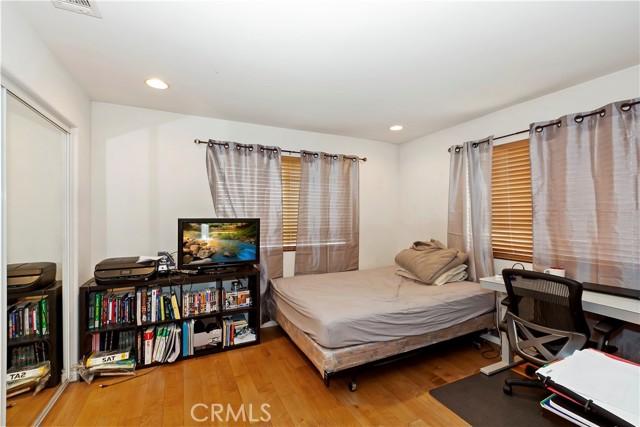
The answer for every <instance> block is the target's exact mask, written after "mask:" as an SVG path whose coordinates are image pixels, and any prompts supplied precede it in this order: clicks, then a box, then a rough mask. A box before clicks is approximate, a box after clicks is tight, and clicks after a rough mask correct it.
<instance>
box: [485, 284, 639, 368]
mask: <svg viewBox="0 0 640 427" xmlns="http://www.w3.org/2000/svg"><path fill="white" fill-rule="evenodd" d="M480 287H482V288H485V289H491V290H492V291H496V292H499V293H501V294H504V295H503V297H504V296H506V294H505V293H506V289H505V287H504V282H503V281H502V277H499V278H497V277H495V276H491V277H483V278H481V279H480ZM500 299H502V298H500ZM582 309H583V310H584V311H588V312H590V313H596V314H600V315H602V316H607V317H613V318H614V319H620V320H623V321H625V322H630V323H635V324H636V325H640V300H638V299H635V298H626V297H619V296H616V295H609V294H603V293H600V292H591V291H583V292H582ZM496 310H497V311H498V312H499V313H500V319H503V318H504V315H505V313H506V311H507V307H505V306H503V305H502V304H500V303H499V302H498V303H497V307H496ZM501 334H502V350H501V356H502V360H501V361H500V362H498V363H494V364H493V365H489V366H485V367H484V368H482V369H480V372H482V373H483V374H485V375H491V374H494V373H496V372H499V371H502V370H504V369H507V368H510V367H511V366H514V365H517V364H518V363H520V362H521V361H522V360H521V359H520V358H519V357H515V358H514V356H513V353H512V352H511V349H510V348H509V345H508V342H509V341H508V339H507V334H505V333H504V332H502V333H501Z"/></svg>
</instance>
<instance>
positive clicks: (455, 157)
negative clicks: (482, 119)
mask: <svg viewBox="0 0 640 427" xmlns="http://www.w3.org/2000/svg"><path fill="white" fill-rule="evenodd" d="M450 151H451V157H450V160H449V163H450V168H449V218H448V225H447V246H449V247H450V248H455V249H458V250H460V251H463V252H466V253H467V255H469V268H468V273H469V280H472V281H477V280H478V279H480V278H481V277H487V276H493V274H494V273H493V251H492V248H491V160H492V156H493V136H490V137H489V138H488V140H484V141H482V142H480V141H470V142H465V143H464V144H463V145H461V146H453V147H451V149H450Z"/></svg>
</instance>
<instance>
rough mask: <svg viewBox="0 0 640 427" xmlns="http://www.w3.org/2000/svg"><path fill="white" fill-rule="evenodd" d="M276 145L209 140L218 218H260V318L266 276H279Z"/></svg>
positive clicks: (263, 313) (263, 316) (279, 205)
mask: <svg viewBox="0 0 640 427" xmlns="http://www.w3.org/2000/svg"><path fill="white" fill-rule="evenodd" d="M281 169H282V165H281V152H280V149H279V148H277V147H264V146H261V145H242V144H236V143H234V142H219V141H214V143H210V144H209V146H208V149H207V174H208V176H209V187H210V189H211V197H212V198H213V207H214V209H215V212H216V215H217V216H218V217H220V218H260V266H259V268H260V301H261V307H260V312H261V320H262V321H263V322H264V321H266V320H268V318H267V316H268V315H267V313H268V311H267V309H266V307H267V287H268V283H269V279H272V278H275V277H282V260H283V258H282V177H281Z"/></svg>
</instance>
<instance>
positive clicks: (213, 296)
mask: <svg viewBox="0 0 640 427" xmlns="http://www.w3.org/2000/svg"><path fill="white" fill-rule="evenodd" d="M219 307H220V289H217V288H208V289H203V290H200V291H186V292H184V293H183V294H182V315H183V316H184V317H191V316H197V315H199V314H208V313H215V312H217V311H218V310H219Z"/></svg>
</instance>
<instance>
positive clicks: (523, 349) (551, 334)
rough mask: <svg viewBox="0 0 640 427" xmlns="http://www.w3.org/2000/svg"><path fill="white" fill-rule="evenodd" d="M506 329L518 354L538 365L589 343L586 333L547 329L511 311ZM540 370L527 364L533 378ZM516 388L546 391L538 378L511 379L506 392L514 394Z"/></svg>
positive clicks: (506, 321) (527, 371)
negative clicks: (525, 356)
mask: <svg viewBox="0 0 640 427" xmlns="http://www.w3.org/2000/svg"><path fill="white" fill-rule="evenodd" d="M502 328H505V329H506V331H507V334H508V337H509V343H511V345H512V347H514V350H515V351H516V353H518V354H520V355H522V354H523V353H524V354H526V355H527V356H528V357H527V360H528V361H529V362H532V363H535V364H536V365H538V366H543V365H545V364H547V363H549V362H551V361H554V360H556V359H561V358H564V357H567V356H569V355H571V354H573V353H574V352H575V351H576V350H579V349H581V348H582V347H584V345H585V344H586V342H587V337H586V336H585V335H584V334H580V333H578V332H570V331H563V330H558V329H552V328H546V327H544V326H540V325H536V324H534V323H531V322H527V321H526V320H524V319H521V318H519V317H518V316H516V315H514V314H513V313H510V312H507V314H506V316H505V322H504V324H503V325H502ZM536 370H537V367H536V366H533V365H527V367H526V368H525V373H526V374H527V375H528V376H530V377H532V376H534V375H535V371H536ZM514 385H515V386H523V387H534V388H544V385H543V384H542V381H540V380H539V379H537V378H508V379H506V380H505V382H504V386H503V387H502V391H503V392H504V393H505V394H508V395H511V394H512V393H513V390H512V388H511V387H512V386H514Z"/></svg>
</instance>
